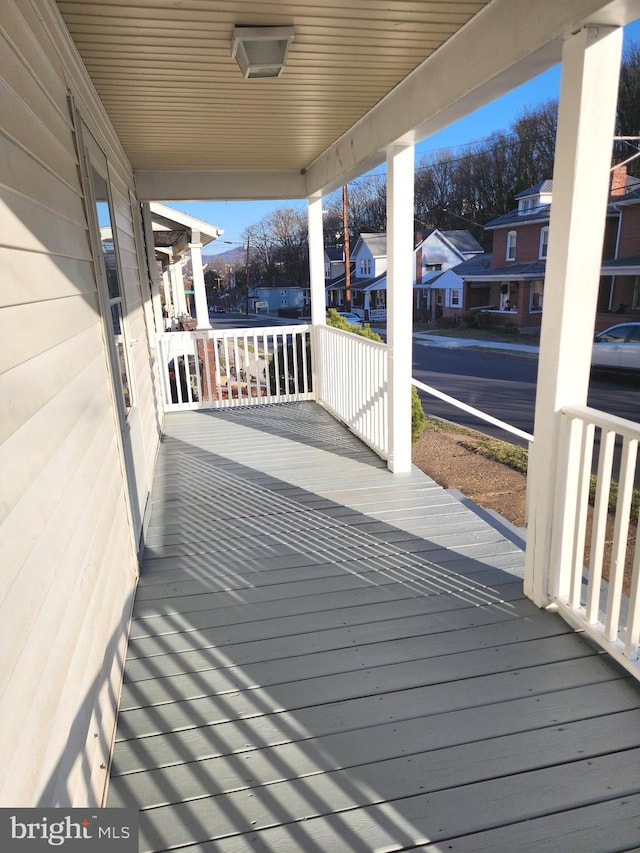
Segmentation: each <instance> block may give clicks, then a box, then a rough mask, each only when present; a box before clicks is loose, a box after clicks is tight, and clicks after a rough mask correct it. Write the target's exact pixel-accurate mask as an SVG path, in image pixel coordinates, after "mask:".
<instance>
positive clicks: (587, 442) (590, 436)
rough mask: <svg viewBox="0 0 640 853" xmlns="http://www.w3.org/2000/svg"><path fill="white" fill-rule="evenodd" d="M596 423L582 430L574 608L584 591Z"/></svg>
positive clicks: (570, 602) (573, 584)
mask: <svg viewBox="0 0 640 853" xmlns="http://www.w3.org/2000/svg"><path fill="white" fill-rule="evenodd" d="M594 436H595V426H594V424H586V426H585V428H584V430H583V432H582V446H581V448H580V471H579V474H578V500H577V506H576V526H575V539H574V547H573V555H572V563H573V566H574V569H573V572H572V579H571V589H570V591H569V604H570V606H571V607H573V608H574V609H577V608H578V607H580V602H581V593H582V574H583V565H584V546H585V539H586V532H587V511H588V506H589V481H590V478H591V460H592V458H593V440H594Z"/></svg>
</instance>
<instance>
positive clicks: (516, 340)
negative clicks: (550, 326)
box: [413, 323, 540, 346]
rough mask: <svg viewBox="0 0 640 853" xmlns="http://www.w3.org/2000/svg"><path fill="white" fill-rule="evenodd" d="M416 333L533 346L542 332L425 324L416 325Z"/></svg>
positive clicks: (538, 341)
mask: <svg viewBox="0 0 640 853" xmlns="http://www.w3.org/2000/svg"><path fill="white" fill-rule="evenodd" d="M413 330H414V332H428V333H429V334H430V335H442V336H443V337H445V338H473V339H474V340H477V341H500V342H502V343H507V344H532V345H533V346H537V345H538V344H539V343H540V332H520V331H518V330H515V332H514V331H511V332H504V331H503V330H502V329H500V328H495V329H468V328H467V327H466V326H454V327H453V328H451V329H437V328H435V327H433V326H428V325H426V324H425V323H416V324H415V325H414V328H413Z"/></svg>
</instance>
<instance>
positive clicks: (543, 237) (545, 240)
mask: <svg viewBox="0 0 640 853" xmlns="http://www.w3.org/2000/svg"><path fill="white" fill-rule="evenodd" d="M548 245H549V228H548V227H545V228H542V229H541V230H540V251H539V252H538V257H539V258H540V260H544V259H545V258H546V257H547V246H548Z"/></svg>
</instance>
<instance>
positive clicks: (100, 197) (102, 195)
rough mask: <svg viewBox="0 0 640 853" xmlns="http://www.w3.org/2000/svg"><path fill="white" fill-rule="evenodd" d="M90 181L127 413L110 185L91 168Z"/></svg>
mask: <svg viewBox="0 0 640 853" xmlns="http://www.w3.org/2000/svg"><path fill="white" fill-rule="evenodd" d="M91 180H92V183H93V191H94V194H95V200H96V214H97V217H98V225H99V227H100V245H101V247H102V261H103V264H104V273H105V279H106V282H107V292H108V299H109V309H110V311H111V332H112V335H113V343H114V346H115V351H116V355H117V360H118V372H119V376H118V377H116V386H117V389H118V390H119V393H120V396H121V399H122V402H123V405H124V408H125V411H126V412H128V411H129V409H130V408H131V382H130V380H129V375H130V373H129V365H128V360H127V346H126V339H125V331H124V323H123V316H124V303H123V299H122V286H121V282H120V274H119V271H118V263H117V256H116V245H115V240H114V237H113V232H112V223H113V216H112V214H111V204H110V201H109V192H108V187H107V182H106V181H105V179H104V177H103V176H102V175H101V174H100V172H98V171H97V169H96V168H95V167H92V169H91Z"/></svg>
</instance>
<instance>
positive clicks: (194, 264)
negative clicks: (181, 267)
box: [189, 231, 211, 329]
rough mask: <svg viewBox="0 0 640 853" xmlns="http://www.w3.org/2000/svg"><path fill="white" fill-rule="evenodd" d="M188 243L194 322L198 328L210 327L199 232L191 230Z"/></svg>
mask: <svg viewBox="0 0 640 853" xmlns="http://www.w3.org/2000/svg"><path fill="white" fill-rule="evenodd" d="M191 239H192V241H193V242H191V243H189V252H190V254H191V274H192V276H193V298H194V300H195V303H196V323H197V328H198V329H210V328H211V323H210V322H209V306H208V305H207V291H206V289H205V286H204V273H203V271H202V243H201V242H200V232H199V231H192V233H191Z"/></svg>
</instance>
